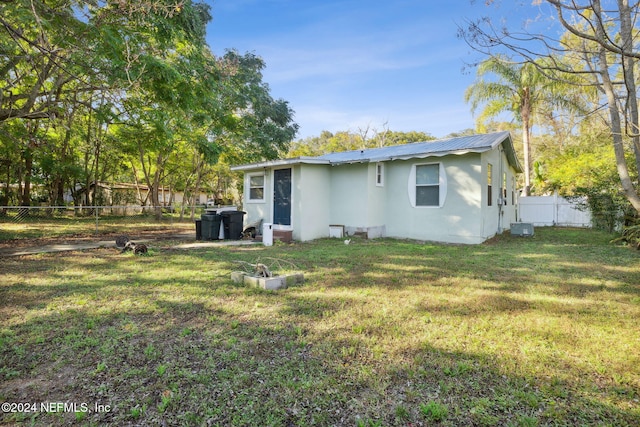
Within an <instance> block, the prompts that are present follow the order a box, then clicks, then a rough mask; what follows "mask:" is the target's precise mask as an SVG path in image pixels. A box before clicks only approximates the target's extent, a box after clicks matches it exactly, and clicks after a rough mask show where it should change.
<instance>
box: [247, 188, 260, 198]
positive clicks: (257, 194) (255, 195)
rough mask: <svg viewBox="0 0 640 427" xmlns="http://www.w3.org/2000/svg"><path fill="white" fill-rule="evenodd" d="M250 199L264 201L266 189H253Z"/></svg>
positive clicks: (250, 192) (250, 191)
mask: <svg viewBox="0 0 640 427" xmlns="http://www.w3.org/2000/svg"><path fill="white" fill-rule="evenodd" d="M249 198H250V199H251V200H262V199H264V188H252V189H250V190H249Z"/></svg>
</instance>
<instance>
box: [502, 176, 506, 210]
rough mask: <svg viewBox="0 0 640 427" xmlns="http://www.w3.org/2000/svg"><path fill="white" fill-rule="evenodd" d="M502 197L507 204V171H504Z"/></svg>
mask: <svg viewBox="0 0 640 427" xmlns="http://www.w3.org/2000/svg"><path fill="white" fill-rule="evenodd" d="M502 199H503V200H504V204H505V205H506V204H507V173H506V172H503V173H502Z"/></svg>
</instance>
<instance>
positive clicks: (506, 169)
mask: <svg viewBox="0 0 640 427" xmlns="http://www.w3.org/2000/svg"><path fill="white" fill-rule="evenodd" d="M489 164H491V165H492V183H491V184H492V200H491V205H489V200H488V190H487V185H488V183H487V170H488V167H489V166H488V165H489ZM515 176H516V173H515V171H514V169H513V168H512V167H511V166H510V165H509V162H508V160H507V157H506V155H505V154H504V153H503V152H502V150H500V149H496V150H492V151H488V152H486V153H483V154H482V177H483V186H484V188H483V189H482V206H483V211H482V234H481V237H482V238H483V241H484V240H486V239H488V238H491V237H493V236H495V235H496V234H498V233H502V232H503V231H504V230H507V229H509V228H510V224H511V223H512V222H515V221H516V211H517V208H516V203H517V201H516V200H515V199H516V197H515V195H514V193H515V189H514V185H515V179H514V177H515ZM505 178H506V179H505ZM505 182H506V197H505V195H504V193H505V191H504V189H505V187H503V185H504V183H505Z"/></svg>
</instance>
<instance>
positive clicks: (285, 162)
mask: <svg viewBox="0 0 640 427" xmlns="http://www.w3.org/2000/svg"><path fill="white" fill-rule="evenodd" d="M302 163H304V164H313V165H328V164H329V162H328V161H326V160H318V159H316V158H315V157H296V158H294V159H281V160H269V161H266V162H259V163H251V164H247V165H238V166H232V167H231V170H232V171H248V170H255V169H267V168H274V167H280V166H292V165H298V164H302Z"/></svg>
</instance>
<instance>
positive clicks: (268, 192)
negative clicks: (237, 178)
mask: <svg viewBox="0 0 640 427" xmlns="http://www.w3.org/2000/svg"><path fill="white" fill-rule="evenodd" d="M254 175H264V200H262V201H252V200H249V190H248V189H249V178H250V177H251V176H254ZM244 189H245V190H244V191H243V196H242V199H243V203H242V209H243V210H244V211H245V212H246V215H245V216H244V223H245V225H247V224H252V223H255V222H257V221H260V220H261V219H262V220H263V222H272V218H273V217H272V208H271V206H272V204H273V171H272V170H269V169H267V170H264V169H256V170H251V171H247V172H245V174H244ZM260 232H262V230H261V231H260Z"/></svg>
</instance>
